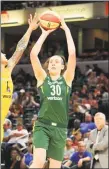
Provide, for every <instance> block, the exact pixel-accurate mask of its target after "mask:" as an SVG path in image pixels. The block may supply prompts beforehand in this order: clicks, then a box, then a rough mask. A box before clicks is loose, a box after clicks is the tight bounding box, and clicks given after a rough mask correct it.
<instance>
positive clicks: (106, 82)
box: [97, 73, 109, 91]
mask: <svg viewBox="0 0 109 169" xmlns="http://www.w3.org/2000/svg"><path fill="white" fill-rule="evenodd" d="M97 84H99V85H100V84H102V85H104V86H105V88H106V89H107V90H108V91H109V87H108V86H109V79H108V78H107V77H106V76H105V75H104V73H101V74H100V76H99V77H98V80H97Z"/></svg>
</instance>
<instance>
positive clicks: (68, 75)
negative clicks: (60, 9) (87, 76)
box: [61, 18, 76, 86]
mask: <svg viewBox="0 0 109 169" xmlns="http://www.w3.org/2000/svg"><path fill="white" fill-rule="evenodd" d="M61 25H62V29H64V31H65V35H66V39H67V46H68V55H69V57H68V64H67V70H66V71H65V73H64V75H63V76H64V78H65V81H66V83H67V85H68V86H71V84H72V81H73V79H74V76H75V67H76V49H75V44H74V41H73V38H72V35H71V32H70V29H69V28H68V26H67V25H66V23H65V21H64V19H63V18H61Z"/></svg>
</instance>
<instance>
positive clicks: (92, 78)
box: [87, 72, 97, 88]
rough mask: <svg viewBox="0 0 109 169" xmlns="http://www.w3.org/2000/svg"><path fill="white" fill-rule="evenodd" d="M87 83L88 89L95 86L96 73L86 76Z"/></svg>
mask: <svg viewBox="0 0 109 169" xmlns="http://www.w3.org/2000/svg"><path fill="white" fill-rule="evenodd" d="M87 83H88V86H89V87H90V88H92V87H96V84H97V77H96V72H91V73H90V75H89V76H88V79H87Z"/></svg>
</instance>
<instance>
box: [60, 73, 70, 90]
mask: <svg viewBox="0 0 109 169" xmlns="http://www.w3.org/2000/svg"><path fill="white" fill-rule="evenodd" d="M62 78H63V80H64V82H65V84H66V86H67V87H68V88H70V89H71V88H72V85H71V86H69V85H68V84H67V82H66V80H65V78H64V76H62Z"/></svg>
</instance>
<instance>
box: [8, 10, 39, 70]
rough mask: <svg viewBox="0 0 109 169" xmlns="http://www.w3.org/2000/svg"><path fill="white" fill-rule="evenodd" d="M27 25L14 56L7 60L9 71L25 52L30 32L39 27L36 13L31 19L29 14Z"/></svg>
mask: <svg viewBox="0 0 109 169" xmlns="http://www.w3.org/2000/svg"><path fill="white" fill-rule="evenodd" d="M28 23H29V28H28V29H27V31H26V33H25V34H24V36H23V37H22V38H21V40H20V41H19V42H18V44H17V47H16V50H15V52H14V54H13V55H12V57H11V58H10V59H9V60H8V67H9V68H10V70H11V71H12V70H13V68H14V67H15V65H16V64H17V63H18V61H19V60H20V58H21V56H22V54H23V52H24V51H25V49H26V47H27V45H28V42H29V39H30V36H31V33H32V31H33V30H35V29H37V28H38V26H39V24H38V19H37V15H36V13H35V15H34V17H33V18H32V15H31V14H30V18H29V19H28Z"/></svg>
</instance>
